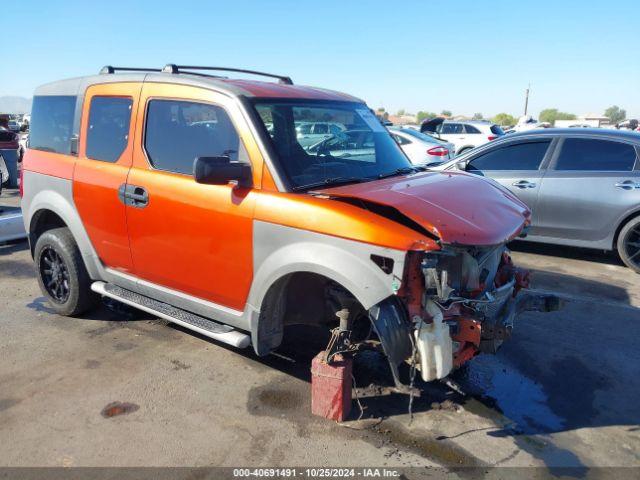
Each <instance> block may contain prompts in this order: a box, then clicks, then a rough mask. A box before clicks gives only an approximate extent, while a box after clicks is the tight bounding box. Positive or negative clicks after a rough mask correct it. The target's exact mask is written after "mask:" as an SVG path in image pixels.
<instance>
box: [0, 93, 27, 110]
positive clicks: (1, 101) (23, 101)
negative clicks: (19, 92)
mask: <svg viewBox="0 0 640 480" xmlns="http://www.w3.org/2000/svg"><path fill="white" fill-rule="evenodd" d="M30 112H31V99H30V98H25V97H10V96H4V97H0V113H30Z"/></svg>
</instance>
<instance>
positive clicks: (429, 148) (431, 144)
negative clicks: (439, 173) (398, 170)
mask: <svg viewBox="0 0 640 480" xmlns="http://www.w3.org/2000/svg"><path fill="white" fill-rule="evenodd" d="M389 133H391V136H392V137H393V139H394V140H395V141H396V142H398V145H400V148H402V151H403V152H404V153H405V154H406V155H407V157H409V160H411V163H413V164H414V165H426V166H431V165H436V164H441V163H444V162H446V161H448V160H450V159H452V158H453V157H455V147H454V145H453V144H452V143H449V142H445V141H443V140H438V139H437V138H435V137H433V136H431V135H427V134H426V133H420V132H419V131H417V130H414V129H412V128H400V127H390V128H389Z"/></svg>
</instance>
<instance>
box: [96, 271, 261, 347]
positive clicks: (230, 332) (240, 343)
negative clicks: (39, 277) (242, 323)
mask: <svg viewBox="0 0 640 480" xmlns="http://www.w3.org/2000/svg"><path fill="white" fill-rule="evenodd" d="M91 290H93V291H94V292H96V293H98V294H100V295H103V296H105V297H109V298H113V299H114V300H117V301H119V302H122V303H125V304H127V305H131V306H132V307H135V308H138V309H140V310H143V311H145V312H148V313H150V314H152V315H157V316H158V317H160V318H164V319H165V320H168V321H170V322H172V323H175V324H177V325H181V326H183V327H185V328H188V329H189V330H193V331H195V332H198V333H201V334H202V335H204V336H206V337H209V338H212V339H214V340H218V341H220V342H224V343H226V344H228V345H232V346H234V347H237V348H245V347H247V346H249V343H250V338H249V336H248V335H246V334H244V333H241V332H239V331H237V330H234V329H233V328H232V327H230V326H228V325H223V324H221V323H217V322H214V321H212V320H209V319H207V318H204V317H201V316H199V315H196V314H194V313H191V312H187V311H186V310H182V309H180V308H176V307H174V306H172V305H169V304H167V303H163V302H159V301H158V300H154V299H153V298H149V297H145V296H144V295H140V294H138V293H135V292H132V291H131V290H126V289H124V288H120V287H118V286H117V285H114V284H112V283H105V282H93V284H92V285H91Z"/></svg>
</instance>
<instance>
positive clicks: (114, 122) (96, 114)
mask: <svg viewBox="0 0 640 480" xmlns="http://www.w3.org/2000/svg"><path fill="white" fill-rule="evenodd" d="M132 104H133V100H132V99H131V98H122V97H93V99H92V100H91V107H90V111H89V126H88V128H87V157H89V158H91V159H93V160H102V161H104V162H117V161H118V159H119V158H120V155H122V152H124V149H125V148H127V144H128V143H129V123H130V121H131V106H132Z"/></svg>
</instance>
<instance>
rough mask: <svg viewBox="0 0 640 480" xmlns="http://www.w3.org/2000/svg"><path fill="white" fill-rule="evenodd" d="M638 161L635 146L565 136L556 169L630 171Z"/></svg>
mask: <svg viewBox="0 0 640 480" xmlns="http://www.w3.org/2000/svg"><path fill="white" fill-rule="evenodd" d="M635 163H636V150H635V148H633V146H631V145H629V144H626V143H620V142H615V141H611V140H597V139H590V138H565V139H564V142H563V143H562V151H561V152H560V156H559V157H558V161H557V163H556V166H555V169H556V170H565V171H567V170H569V171H570V170H582V171H591V172H607V171H608V172H629V171H631V170H633V167H634V165H635Z"/></svg>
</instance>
